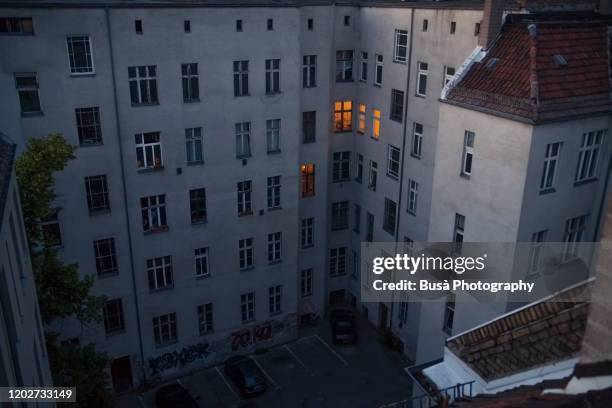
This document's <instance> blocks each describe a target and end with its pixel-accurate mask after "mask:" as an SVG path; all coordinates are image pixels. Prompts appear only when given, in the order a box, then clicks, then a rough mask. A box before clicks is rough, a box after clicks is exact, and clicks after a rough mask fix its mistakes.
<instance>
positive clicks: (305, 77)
mask: <svg viewBox="0 0 612 408" xmlns="http://www.w3.org/2000/svg"><path fill="white" fill-rule="evenodd" d="M316 86H317V56H316V55H304V57H303V58H302V88H314V87H316Z"/></svg>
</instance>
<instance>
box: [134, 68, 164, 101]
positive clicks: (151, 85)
mask: <svg viewBox="0 0 612 408" xmlns="http://www.w3.org/2000/svg"><path fill="white" fill-rule="evenodd" d="M156 70H157V67H156V66H155V65H143V66H139V67H128V77H129V79H130V99H131V101H132V105H146V104H154V103H158V100H157V78H156V76H157V74H156Z"/></svg>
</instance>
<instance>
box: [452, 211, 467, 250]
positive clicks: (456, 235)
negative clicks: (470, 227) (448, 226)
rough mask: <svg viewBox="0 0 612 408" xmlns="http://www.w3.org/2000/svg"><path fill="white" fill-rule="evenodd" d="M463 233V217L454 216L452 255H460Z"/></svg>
mask: <svg viewBox="0 0 612 408" xmlns="http://www.w3.org/2000/svg"><path fill="white" fill-rule="evenodd" d="M464 231H465V216H464V215H461V214H458V213H457V214H455V228H454V232H453V253H456V254H460V253H461V247H462V246H463V235H464Z"/></svg>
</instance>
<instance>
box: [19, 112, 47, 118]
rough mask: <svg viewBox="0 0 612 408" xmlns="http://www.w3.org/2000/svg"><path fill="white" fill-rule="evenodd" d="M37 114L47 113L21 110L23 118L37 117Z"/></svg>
mask: <svg viewBox="0 0 612 408" xmlns="http://www.w3.org/2000/svg"><path fill="white" fill-rule="evenodd" d="M36 116H45V114H44V113H43V111H36V112H21V117H22V118H32V117H36Z"/></svg>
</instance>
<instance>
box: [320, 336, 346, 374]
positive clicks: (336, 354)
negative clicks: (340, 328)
mask: <svg viewBox="0 0 612 408" xmlns="http://www.w3.org/2000/svg"><path fill="white" fill-rule="evenodd" d="M314 336H315V337H316V338H317V339H319V341H320V342H321V343H322V344H323V345H324V346H325V347H327V349H328V350H329V351H331V352H332V354H333V355H334V356H336V357H338V360H340V361H341V362H342V364H344V365H345V366H347V367H348V365H349V363H348V361H346V360H345V359H344V357H342V356H341V355H340V354H338V352H337V351H336V350H334V349H333V348H332V346H330V345H329V344H327V342H326V341H325V340H323V339H322V338H321V337H319V335H318V334H315V335H314Z"/></svg>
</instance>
